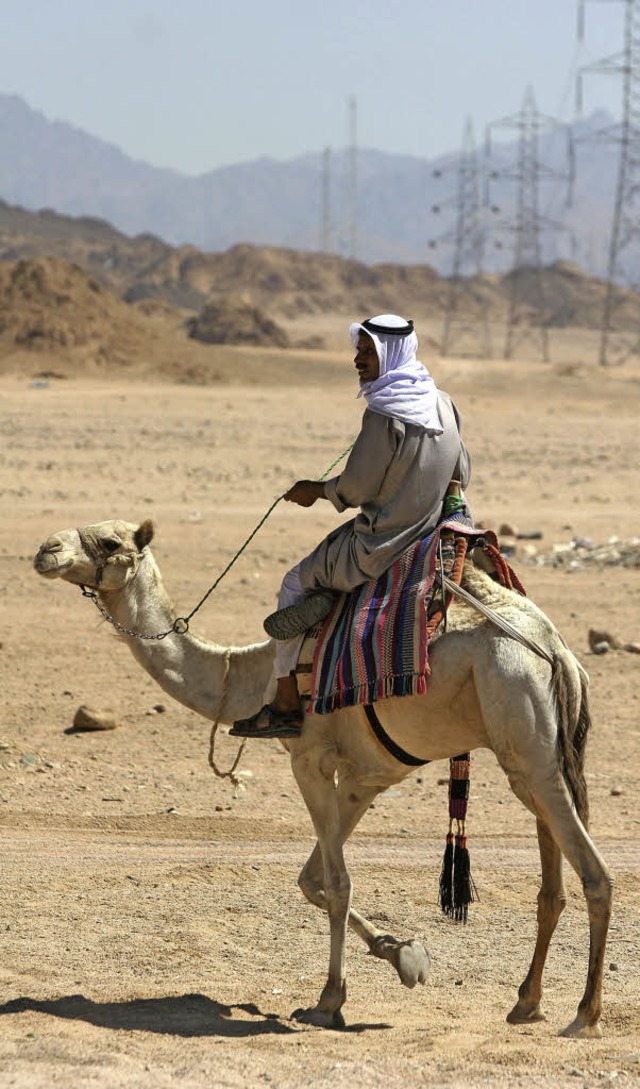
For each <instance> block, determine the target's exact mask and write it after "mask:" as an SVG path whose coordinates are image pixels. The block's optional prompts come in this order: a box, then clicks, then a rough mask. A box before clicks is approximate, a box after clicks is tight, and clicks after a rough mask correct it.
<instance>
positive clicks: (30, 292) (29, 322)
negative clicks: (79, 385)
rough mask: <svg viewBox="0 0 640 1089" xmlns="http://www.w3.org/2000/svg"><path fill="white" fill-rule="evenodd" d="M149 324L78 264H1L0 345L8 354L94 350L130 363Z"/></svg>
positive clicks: (103, 356) (39, 261)
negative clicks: (134, 344)
mask: <svg viewBox="0 0 640 1089" xmlns="http://www.w3.org/2000/svg"><path fill="white" fill-rule="evenodd" d="M145 335H146V328H145V321H144V319H143V318H142V317H140V316H139V315H138V314H137V313H136V312H135V311H133V310H131V308H130V307H128V306H127V304H126V303H124V302H122V301H121V300H120V299H117V298H116V297H115V296H114V295H113V294H112V293H111V292H110V291H108V290H107V289H106V288H104V287H102V286H101V285H100V284H99V283H98V281H97V280H94V279H92V278H91V277H90V276H88V275H87V274H86V273H85V272H83V270H82V269H81V268H78V266H77V265H73V264H71V263H70V262H68V261H63V260H60V259H58V258H55V257H39V258H36V259H34V260H21V261H17V262H16V263H15V264H8V265H5V266H4V267H3V266H1V265H0V344H1V345H2V347H3V348H4V349H5V351H7V350H11V348H22V349H28V350H30V351H42V352H55V353H62V354H65V353H67V352H71V353H73V352H74V351H76V350H77V349H82V350H84V351H90V352H91V353H93V354H94V356H95V357H96V358H97V359H99V360H102V361H104V362H107V361H112V362H125V361H126V358H127V355H128V353H129V351H130V349H131V347H132V342H133V341H137V340H142V338H143V337H144V336H145Z"/></svg>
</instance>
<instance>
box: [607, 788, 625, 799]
mask: <svg viewBox="0 0 640 1089" xmlns="http://www.w3.org/2000/svg"><path fill="white" fill-rule="evenodd" d="M609 793H610V795H611V797H612V798H619V797H620V795H621V794H624V790H623V789H622V787H611V790H610V791H609Z"/></svg>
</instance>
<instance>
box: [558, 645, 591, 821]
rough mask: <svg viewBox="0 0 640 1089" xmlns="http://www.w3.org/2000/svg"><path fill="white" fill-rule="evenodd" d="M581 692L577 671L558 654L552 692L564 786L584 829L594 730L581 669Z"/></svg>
mask: <svg viewBox="0 0 640 1089" xmlns="http://www.w3.org/2000/svg"><path fill="white" fill-rule="evenodd" d="M578 675H579V685H580V688H579V691H578V689H577V685H576V680H577V678H576V668H575V666H573V667H572V664H571V663H570V662H569V660H568V658H567V656H566V652H565V653H561V654H555V655H554V659H553V666H552V672H551V690H552V693H553V698H554V701H555V705H556V722H557V726H558V754H559V756H560V763H561V767H562V773H563V775H564V779H565V782H566V784H567V786H568V788H569V793H570V794H571V797H572V799H573V804H574V805H575V807H576V810H577V813H578V816H579V817H580V820H581V821H582V823H583V825H584V826H585V828H588V825H589V799H588V796H587V784H586V781H585V777H584V758H585V752H586V744H587V735H588V733H589V728H590V726H591V716H590V714H589V700H588V679H587V675H586V673H585V672H584V670H582V669H579V667H578Z"/></svg>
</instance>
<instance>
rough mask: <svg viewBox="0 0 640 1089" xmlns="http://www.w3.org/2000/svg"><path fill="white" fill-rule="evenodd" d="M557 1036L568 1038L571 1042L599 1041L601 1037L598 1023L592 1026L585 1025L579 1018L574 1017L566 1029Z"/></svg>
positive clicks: (600, 1028) (600, 1027)
mask: <svg viewBox="0 0 640 1089" xmlns="http://www.w3.org/2000/svg"><path fill="white" fill-rule="evenodd" d="M558 1036H568V1037H570V1038H571V1039H573V1040H599V1039H600V1038H601V1036H602V1026H601V1024H600V1022H599V1021H595V1022H594V1024H593V1025H587V1024H585V1022H584V1021H583V1020H582V1018H580V1017H576V1019H575V1021H572V1022H571V1024H570V1025H567V1027H566V1029H563V1030H562V1032H559V1033H558Z"/></svg>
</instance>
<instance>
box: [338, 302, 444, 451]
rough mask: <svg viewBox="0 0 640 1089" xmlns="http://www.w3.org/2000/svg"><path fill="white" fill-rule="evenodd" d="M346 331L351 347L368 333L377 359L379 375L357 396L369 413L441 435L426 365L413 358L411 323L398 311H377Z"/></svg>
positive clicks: (414, 344)
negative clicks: (387, 312) (397, 312)
mask: <svg viewBox="0 0 640 1089" xmlns="http://www.w3.org/2000/svg"><path fill="white" fill-rule="evenodd" d="M396 330H397V331H396ZM349 333H350V335H351V342H352V344H353V346H354V348H357V347H358V337H359V336H360V334H361V333H366V334H367V335H368V336H370V337H371V339H372V341H373V343H374V344H375V348H376V352H377V354H378V360H379V361H380V375H379V377H378V378H376V379H374V381H373V382H363V383H362V385H361V386H360V391H359V393H358V397H364V398H365V400H366V402H367V405H368V406H369V408H370V409H371V410H372V412H378V413H380V415H382V416H393V417H394V419H396V420H402V422H403V423H409V424H417V425H418V427H423V428H425V430H429V431H433V432H436V433H438V434H441V433H442V430H443V429H442V424H441V422H440V416H439V414H438V390H437V388H436V384H435V382H434V380H433V378H432V377H431V375H430V374H429V371H428V370H427V368H426V367H425V366H424V365H423V364H422V363H420V361H419V360H418V359H416V352H417V350H418V338H417V336H416V334H415V333H414V331H413V322H411V321H407V320H406V318H401V317H399V315H398V314H379V315H378V316H377V317H375V318H367V320H366V321H364V322H357V321H356V322H354V323H353V324H352V325H351V326H350V328H349Z"/></svg>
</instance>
